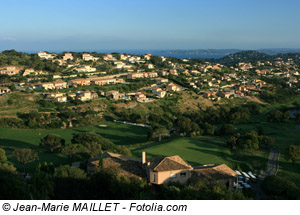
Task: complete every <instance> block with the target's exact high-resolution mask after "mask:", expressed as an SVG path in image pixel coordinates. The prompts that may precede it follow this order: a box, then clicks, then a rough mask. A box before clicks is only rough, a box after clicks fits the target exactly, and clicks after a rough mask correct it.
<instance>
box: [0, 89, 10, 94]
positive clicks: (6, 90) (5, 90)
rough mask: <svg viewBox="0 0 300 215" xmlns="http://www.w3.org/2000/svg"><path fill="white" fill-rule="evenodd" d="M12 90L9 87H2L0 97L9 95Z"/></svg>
mask: <svg viewBox="0 0 300 215" xmlns="http://www.w3.org/2000/svg"><path fill="white" fill-rule="evenodd" d="M9 92H10V89H9V88H8V87H0V95H2V94H6V93H9Z"/></svg>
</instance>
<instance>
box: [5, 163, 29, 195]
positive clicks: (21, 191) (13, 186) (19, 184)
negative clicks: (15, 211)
mask: <svg viewBox="0 0 300 215" xmlns="http://www.w3.org/2000/svg"><path fill="white" fill-rule="evenodd" d="M0 181H1V183H0V199H2V200H4V199H6V200H8V199H25V198H26V197H27V196H26V194H27V193H26V192H25V186H24V182H23V181H22V179H21V178H20V177H19V176H18V174H17V173H16V172H15V171H11V170H7V169H2V168H0Z"/></svg>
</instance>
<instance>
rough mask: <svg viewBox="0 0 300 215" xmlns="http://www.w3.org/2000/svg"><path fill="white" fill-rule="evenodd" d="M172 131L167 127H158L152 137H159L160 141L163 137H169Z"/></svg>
mask: <svg viewBox="0 0 300 215" xmlns="http://www.w3.org/2000/svg"><path fill="white" fill-rule="evenodd" d="M169 136H170V132H169V131H168V129H166V128H165V127H161V128H156V129H155V130H154V131H153V132H152V134H151V139H153V140H155V138H158V141H159V142H160V141H161V139H162V138H163V137H169Z"/></svg>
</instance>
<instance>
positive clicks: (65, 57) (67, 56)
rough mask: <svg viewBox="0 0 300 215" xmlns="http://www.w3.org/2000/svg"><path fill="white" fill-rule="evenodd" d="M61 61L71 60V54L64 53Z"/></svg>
mask: <svg viewBox="0 0 300 215" xmlns="http://www.w3.org/2000/svg"><path fill="white" fill-rule="evenodd" d="M63 60H64V61H68V60H73V55H72V53H65V55H64V56H63Z"/></svg>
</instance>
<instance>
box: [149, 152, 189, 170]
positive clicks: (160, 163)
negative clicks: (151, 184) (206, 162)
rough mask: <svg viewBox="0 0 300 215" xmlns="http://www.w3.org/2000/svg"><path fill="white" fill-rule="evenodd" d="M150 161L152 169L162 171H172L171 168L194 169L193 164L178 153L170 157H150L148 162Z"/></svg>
mask: <svg viewBox="0 0 300 215" xmlns="http://www.w3.org/2000/svg"><path fill="white" fill-rule="evenodd" d="M149 162H150V165H149V166H148V168H149V169H152V170H154V171H157V172H162V171H171V170H180V169H192V167H191V165H189V164H188V163H186V162H185V161H184V160H182V158H181V157H179V156H178V155H175V156H170V157H164V158H163V157H160V158H149V159H147V163H149Z"/></svg>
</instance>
